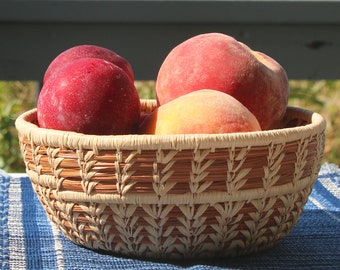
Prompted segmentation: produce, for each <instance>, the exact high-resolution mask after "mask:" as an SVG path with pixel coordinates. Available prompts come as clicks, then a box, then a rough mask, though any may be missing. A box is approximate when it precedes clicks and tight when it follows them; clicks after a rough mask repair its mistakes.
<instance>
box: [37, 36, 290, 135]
mask: <svg viewBox="0 0 340 270" xmlns="http://www.w3.org/2000/svg"><path fill="white" fill-rule="evenodd" d="M155 91H156V99H157V107H156V109H155V110H154V111H153V112H152V113H150V114H147V115H141V102H140V98H139V95H138V92H137V90H136V88H135V85H134V73H133V68H132V66H131V65H130V63H129V62H128V61H127V60H126V59H125V58H123V57H122V56H120V55H118V54H117V53H115V52H114V51H111V50H109V49H107V48H103V47H99V46H94V45H80V46H75V47H72V48H70V49H68V50H66V51H63V52H62V53H60V54H59V55H58V56H57V57H56V58H55V59H54V60H53V61H52V62H51V63H50V65H49V66H48V68H47V70H46V72H45V74H44V78H43V85H42V89H41V91H40V94H39V97H38V104H37V117H38V123H39V126H40V127H42V128H49V129H56V130H64V131H74V132H79V133H84V134H96V135H123V134H159V135H160V134H197V133H201V134H212V133H231V132H250V131H260V130H270V129H275V128H278V127H279V124H280V122H281V120H282V118H283V116H284V114H285V112H286V109H287V102H288V95H289V86H288V78H287V74H286V72H285V70H284V69H283V68H282V66H281V65H280V64H279V63H278V62H276V61H275V60H274V59H272V58H271V57H269V56H267V55H265V54H264V53H261V52H257V51H253V50H251V49H250V48H249V47H248V46H247V45H245V44H243V43H241V42H239V41H237V40H236V39H234V38H233V37H231V36H228V35H225V34H222V33H206V34H201V35H197V36H194V37H192V38H189V39H187V40H185V41H184V42H182V43H180V44H178V45H177V46H176V47H174V48H173V49H172V50H171V51H170V52H169V54H168V55H167V56H166V58H165V59H164V61H163V63H162V65H161V67H160V69H159V72H158V75H157V79H156V89H155Z"/></svg>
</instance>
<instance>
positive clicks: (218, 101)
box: [139, 89, 261, 135]
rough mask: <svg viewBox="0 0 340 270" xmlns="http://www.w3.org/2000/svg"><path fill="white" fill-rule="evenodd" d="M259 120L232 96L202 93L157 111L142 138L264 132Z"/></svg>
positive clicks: (148, 118)
mask: <svg viewBox="0 0 340 270" xmlns="http://www.w3.org/2000/svg"><path fill="white" fill-rule="evenodd" d="M260 130H261V127H260V125H259V123H258V121H257V119H256V118H255V116H254V115H253V114H252V113H251V112H250V111H249V110H248V109H247V108H246V107H245V106H243V105H242V104H241V103H240V102H239V101H237V100H236V99H235V98H233V97H232V96H230V95H228V94H225V93H222V92H220V91H216V90H210V89H202V90H198V91H195V92H191V93H188V94H185V95H183V96H181V97H178V98H176V99H174V100H172V101H170V102H168V103H167V104H164V105H161V106H159V107H158V108H156V109H155V110H154V111H153V112H152V113H151V114H149V115H147V116H146V117H145V119H144V121H143V122H142V123H141V125H140V127H139V134H155V135H166V134H217V133H232V132H250V131H260Z"/></svg>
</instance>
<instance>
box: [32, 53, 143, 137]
mask: <svg viewBox="0 0 340 270" xmlns="http://www.w3.org/2000/svg"><path fill="white" fill-rule="evenodd" d="M140 111H141V108H140V99H139V96H138V93H137V90H136V88H135V86H134V83H133V82H132V81H131V79H130V78H129V77H128V75H127V74H126V73H125V72H124V71H123V70H122V69H121V68H119V67H117V66H116V65H114V64H112V63H110V62H107V61H105V60H103V59H99V58H80V59H77V60H74V61H73V62H72V63H70V64H68V65H65V66H64V67H62V68H60V70H59V71H58V72H56V73H54V74H53V75H52V76H51V77H50V78H49V79H48V80H47V81H46V82H45V84H44V85H43V87H42V89H41V92H40V94H39V98H38V104H37V116H38V122H39V125H40V126H41V127H43V128H51V129H57V130H65V131H75V132H80V133H86V134H99V135H108V134H129V133H136V132H137V128H138V125H139V116H140Z"/></svg>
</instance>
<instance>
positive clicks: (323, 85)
mask: <svg viewBox="0 0 340 270" xmlns="http://www.w3.org/2000/svg"><path fill="white" fill-rule="evenodd" d="M135 84H136V88H137V90H138V92H139V95H140V98H146V99H150V98H151V99H152V98H155V91H154V89H155V81H136V83H135ZM38 92H39V83H38V82H36V81H0V169H3V170H5V171H8V172H24V169H25V167H24V163H23V161H22V158H21V153H20V149H19V144H18V137H17V131H16V129H15V127H14V122H15V119H16V118H17V117H18V116H19V115H20V114H21V113H23V112H25V111H27V110H29V109H32V108H34V107H35V106H36V100H37V95H38ZM289 105H291V106H296V107H301V108H305V109H308V110H312V111H315V112H318V113H320V114H321V115H322V116H323V117H324V118H325V119H326V121H327V130H326V148H325V155H324V161H327V162H330V163H335V164H338V165H339V164H340V151H339V149H340V129H339V128H337V127H340V81H328V80H316V81H310V80H303V81H301V80H291V81H290V98H289Z"/></svg>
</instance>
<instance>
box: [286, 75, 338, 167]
mask: <svg viewBox="0 0 340 270" xmlns="http://www.w3.org/2000/svg"><path fill="white" fill-rule="evenodd" d="M290 89H291V93H290V100H289V105H292V106H296V107H302V108H305V109H308V110H311V111H315V112H318V113H320V114H321V115H322V116H323V117H324V118H325V119H326V121H327V129H326V147H325V154H324V161H327V162H331V163H335V164H340V151H339V149H340V128H339V127H340V81H325V80H321V81H291V82H290Z"/></svg>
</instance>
